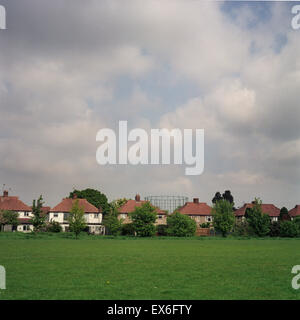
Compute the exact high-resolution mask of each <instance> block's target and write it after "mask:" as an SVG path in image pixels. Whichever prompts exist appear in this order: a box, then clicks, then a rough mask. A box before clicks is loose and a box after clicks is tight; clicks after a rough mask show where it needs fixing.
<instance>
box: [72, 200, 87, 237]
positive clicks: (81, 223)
mask: <svg viewBox="0 0 300 320" xmlns="http://www.w3.org/2000/svg"><path fill="white" fill-rule="evenodd" d="M68 221H69V226H70V231H71V232H74V233H75V237H76V239H77V238H78V235H79V234H80V232H81V231H83V230H84V229H85V228H86V227H87V225H86V223H85V219H84V209H83V208H82V207H80V206H79V201H78V199H77V200H75V201H74V203H73V205H72V209H71V212H70V215H69V217H68Z"/></svg>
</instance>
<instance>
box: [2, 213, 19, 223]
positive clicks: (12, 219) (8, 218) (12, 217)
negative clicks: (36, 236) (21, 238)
mask: <svg viewBox="0 0 300 320" xmlns="http://www.w3.org/2000/svg"><path fill="white" fill-rule="evenodd" d="M18 217H19V214H18V212H15V211H10V210H3V211H1V213H0V224H2V225H5V224H10V225H12V226H13V227H17V225H18V224H19V220H18Z"/></svg>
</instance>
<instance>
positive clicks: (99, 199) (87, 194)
mask: <svg viewBox="0 0 300 320" xmlns="http://www.w3.org/2000/svg"><path fill="white" fill-rule="evenodd" d="M74 195H76V196H77V198H79V199H86V200H87V201H88V202H89V203H91V204H92V205H94V206H95V207H96V208H98V209H100V208H101V209H102V212H103V214H104V215H105V214H107V213H109V211H110V210H109V209H110V207H109V204H108V201H107V197H106V195H105V194H104V193H101V192H100V191H99V190H96V189H91V188H87V189H84V190H74V191H72V192H70V195H69V198H74Z"/></svg>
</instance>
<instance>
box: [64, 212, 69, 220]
mask: <svg viewBox="0 0 300 320" xmlns="http://www.w3.org/2000/svg"><path fill="white" fill-rule="evenodd" d="M68 218H69V213H68V212H65V213H64V221H67V220H68Z"/></svg>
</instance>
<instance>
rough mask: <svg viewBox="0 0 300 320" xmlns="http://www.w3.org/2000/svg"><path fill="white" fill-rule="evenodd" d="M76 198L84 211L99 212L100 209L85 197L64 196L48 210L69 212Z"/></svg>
mask: <svg viewBox="0 0 300 320" xmlns="http://www.w3.org/2000/svg"><path fill="white" fill-rule="evenodd" d="M76 200H78V202H79V206H80V207H82V208H83V209H84V212H85V213H99V212H101V210H99V209H97V208H96V207H95V206H93V205H92V204H91V203H89V202H88V201H87V200H86V199H71V198H65V199H63V200H62V201H61V202H60V203H59V204H58V205H56V206H55V207H54V208H52V209H51V210H50V212H70V211H71V209H72V206H73V203H74V202H75V201H76Z"/></svg>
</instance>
